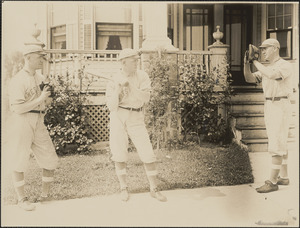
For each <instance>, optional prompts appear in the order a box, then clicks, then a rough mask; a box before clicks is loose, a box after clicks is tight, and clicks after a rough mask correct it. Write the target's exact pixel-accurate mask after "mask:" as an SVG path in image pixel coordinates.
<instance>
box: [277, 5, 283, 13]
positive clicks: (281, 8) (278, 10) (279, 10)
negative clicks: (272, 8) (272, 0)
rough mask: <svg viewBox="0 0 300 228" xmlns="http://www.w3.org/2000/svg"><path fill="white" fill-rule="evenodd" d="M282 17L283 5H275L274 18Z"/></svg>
mask: <svg viewBox="0 0 300 228" xmlns="http://www.w3.org/2000/svg"><path fill="white" fill-rule="evenodd" d="M280 15H283V4H277V5H276V16H280Z"/></svg>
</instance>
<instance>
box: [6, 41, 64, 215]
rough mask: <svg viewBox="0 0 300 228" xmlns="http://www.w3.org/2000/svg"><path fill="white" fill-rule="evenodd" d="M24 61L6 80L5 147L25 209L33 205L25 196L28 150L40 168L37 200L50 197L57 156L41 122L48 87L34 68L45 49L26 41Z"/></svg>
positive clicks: (42, 120) (40, 64)
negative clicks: (39, 186)
mask: <svg viewBox="0 0 300 228" xmlns="http://www.w3.org/2000/svg"><path fill="white" fill-rule="evenodd" d="M23 55H24V59H25V65H24V67H23V69H22V70H20V71H19V72H18V73H17V74H16V75H15V76H13V77H12V79H11V81H10V84H9V106H10V110H11V115H10V117H9V118H10V120H9V122H10V124H9V125H10V128H9V129H8V133H7V135H8V136H7V138H8V139H7V144H6V149H7V151H8V152H9V153H10V154H11V155H12V158H11V159H12V160H11V168H12V172H13V175H12V176H13V183H14V188H15V191H16V193H17V196H18V206H19V207H20V208H22V209H24V210H26V211H31V210H34V209H35V205H34V204H31V203H30V202H29V200H28V198H27V197H26V193H25V190H24V186H25V180H24V172H25V171H26V170H27V168H28V165H29V158H30V153H31V151H32V152H33V154H34V155H35V158H36V161H37V163H38V165H39V166H40V167H41V168H42V169H43V173H42V178H41V180H42V192H41V196H40V198H39V201H40V202H45V201H49V200H50V199H51V198H50V196H49V192H50V185H51V182H53V176H54V170H55V168H56V167H57V165H58V156H57V154H56V151H55V147H54V145H53V143H52V141H51V138H50V135H49V132H48V130H47V128H46V126H45V124H44V116H45V109H46V104H47V103H48V102H49V100H50V99H52V98H49V97H50V96H51V91H50V90H49V86H48V85H45V82H46V78H45V77H44V76H43V75H42V74H40V73H38V71H37V70H39V69H41V68H42V66H43V61H44V56H45V55H46V53H45V52H44V50H43V48H42V46H41V45H40V44H39V43H37V44H30V45H26V47H25V51H24V52H23Z"/></svg>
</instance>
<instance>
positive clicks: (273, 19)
mask: <svg viewBox="0 0 300 228" xmlns="http://www.w3.org/2000/svg"><path fill="white" fill-rule="evenodd" d="M298 9H299V4H298V3H296V2H294V3H293V2H290V3H277V2H266V3H256V4H253V3H252V2H249V3H224V2H222V3H218V2H212V3H209V2H199V3H197V2H192V4H190V3H176V2H174V3H165V2H152V3H151V2H128V3H127V2H90V3H89V2H82V3H81V2H75V3H74V2H73V3H72V2H65V3H61V2H52V3H51V2H50V3H47V4H45V5H44V6H43V9H41V10H40V12H39V14H40V17H39V18H40V19H39V26H40V27H41V28H42V36H43V37H42V39H43V41H46V44H47V46H46V47H47V48H48V49H76V50H121V49H124V48H128V47H129V48H134V49H154V48H156V46H164V47H166V49H172V46H173V47H174V48H178V50H184V51H205V50H208V47H209V45H211V44H212V43H213V42H215V40H214V39H213V36H212V34H213V32H215V31H216V26H220V31H221V32H223V38H222V39H221V42H223V43H224V44H227V45H229V53H228V54H229V57H230V59H229V60H230V67H231V73H232V76H233V83H234V85H247V84H246V82H245V81H244V79H243V75H242V64H243V56H244V53H245V51H246V49H247V48H248V45H249V44H250V43H251V44H254V45H256V46H259V45H260V44H261V42H262V41H263V40H265V39H266V38H269V37H271V38H277V39H278V40H279V42H280V44H281V53H280V55H281V57H283V58H285V59H287V60H288V61H290V62H292V63H297V61H298V59H299V44H298V43H299V42H298V40H299V36H298V34H299V30H298V18H299V14H298ZM295 65H298V64H295ZM295 67H297V66H295ZM295 70H297V69H295Z"/></svg>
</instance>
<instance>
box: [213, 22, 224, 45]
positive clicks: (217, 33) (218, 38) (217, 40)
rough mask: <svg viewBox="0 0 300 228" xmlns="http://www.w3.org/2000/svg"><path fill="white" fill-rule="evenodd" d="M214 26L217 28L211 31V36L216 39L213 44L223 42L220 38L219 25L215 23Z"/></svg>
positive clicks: (221, 34) (221, 35)
mask: <svg viewBox="0 0 300 228" xmlns="http://www.w3.org/2000/svg"><path fill="white" fill-rule="evenodd" d="M216 28H217V31H216V32H214V33H213V37H214V39H215V40H216V42H214V44H223V43H222V42H221V39H222V38H223V33H222V32H220V26H219V25H217V26H216Z"/></svg>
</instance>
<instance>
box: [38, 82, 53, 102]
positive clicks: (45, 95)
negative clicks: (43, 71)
mask: <svg viewBox="0 0 300 228" xmlns="http://www.w3.org/2000/svg"><path fill="white" fill-rule="evenodd" d="M50 95H51V91H50V90H49V86H48V85H46V86H44V88H43V90H42V93H41V95H40V99H41V100H42V101H44V100H46V99H47V98H48V97H49V96H50Z"/></svg>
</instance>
